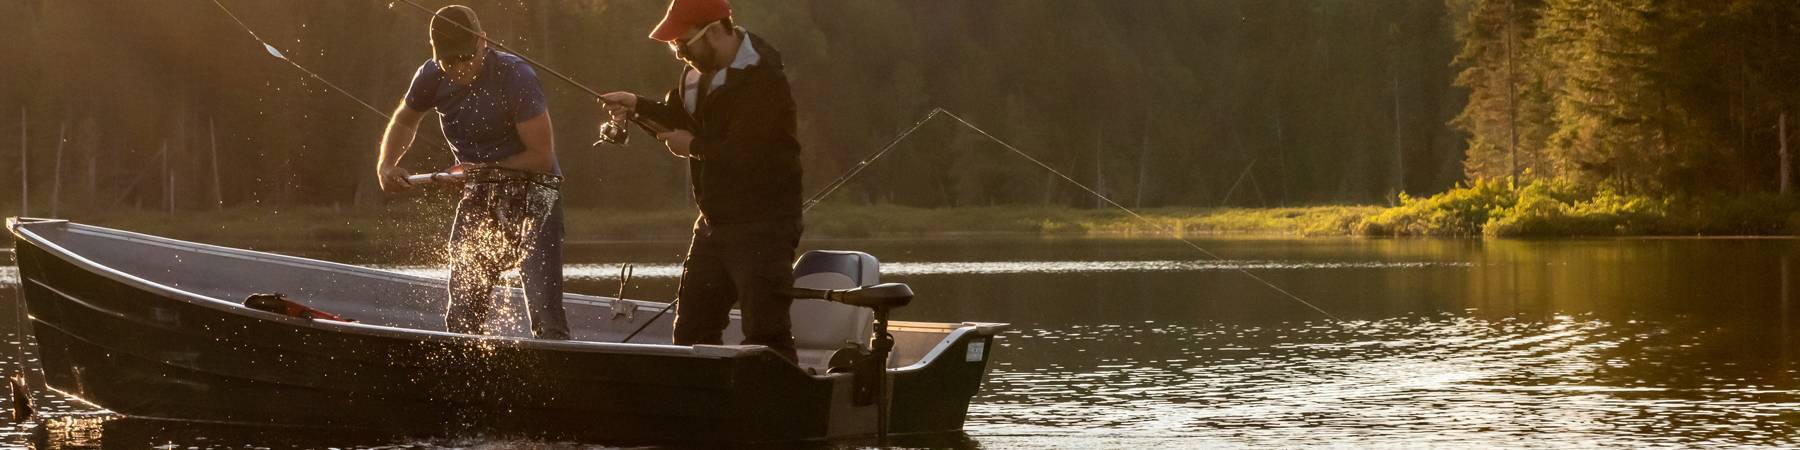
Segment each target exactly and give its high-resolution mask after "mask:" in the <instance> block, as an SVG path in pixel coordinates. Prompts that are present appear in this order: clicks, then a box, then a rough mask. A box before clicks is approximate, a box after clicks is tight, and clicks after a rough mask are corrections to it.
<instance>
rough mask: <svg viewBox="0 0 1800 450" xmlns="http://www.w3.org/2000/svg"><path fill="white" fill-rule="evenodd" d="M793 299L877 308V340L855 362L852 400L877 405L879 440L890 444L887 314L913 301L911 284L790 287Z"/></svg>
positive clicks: (891, 339)
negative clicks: (855, 286)
mask: <svg viewBox="0 0 1800 450" xmlns="http://www.w3.org/2000/svg"><path fill="white" fill-rule="evenodd" d="M785 293H786V294H787V295H788V296H790V297H793V298H812V299H820V300H827V301H833V302H838V303H843V304H846V305H850V306H860V307H864V308H869V309H873V310H875V340H874V341H873V342H871V343H870V344H869V347H870V348H869V350H870V352H869V356H868V357H866V358H863V360H862V361H859V362H857V363H856V368H855V374H854V375H853V376H854V380H855V383H854V384H855V386H856V389H855V395H854V396H853V397H854V398H853V399H852V401H853V403H855V404H858V405H866V404H869V403H874V404H875V420H876V423H875V429H876V433H877V435H878V436H879V439H880V441H879V443H880V445H882V446H886V445H887V429H888V417H887V416H888V398H887V361H888V354H889V353H891V352H893V350H894V335H892V334H889V333H888V313H889V312H890V311H892V310H893V309H894V308H899V307H902V306H906V305H907V304H909V303H912V299H913V291H912V287H909V286H907V285H906V284H905V283H881V284H877V285H873V286H864V287H859V288H854V289H842V290H825V289H804V288H788V289H787V291H786V292H785Z"/></svg>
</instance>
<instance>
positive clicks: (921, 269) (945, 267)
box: [0, 260, 1474, 282]
mask: <svg viewBox="0 0 1800 450" xmlns="http://www.w3.org/2000/svg"><path fill="white" fill-rule="evenodd" d="M621 265H622V264H569V265H567V266H564V267H563V277H564V278H567V279H569V280H572V281H613V282H616V281H617V280H618V275H619V267H620V266H621ZM1473 265H1474V264H1473V263H1458V262H1386V261H1338V262H1305V261H1230V260H1227V261H1203V260H1187V261H1179V260H1161V261H984V262H891V263H885V264H882V265H881V274H882V275H883V276H901V277H904V276H917V275H1000V274H1101V273H1115V272H1198V271H1218V270H1334V269H1336V270H1350V269H1371V270H1374V269H1388V270H1401V269H1423V268H1440V267H1470V266H1473ZM377 267H380V268H382V269H385V270H391V271H394V272H399V273H404V274H408V275H415V276H422V277H431V278H445V277H448V276H449V273H450V270H449V269H448V268H446V267H445V266H441V265H433V266H414V265H406V266H377ZM632 267H633V270H634V272H632V274H633V275H632V276H634V277H648V278H676V277H680V276H681V265H680V264H647V265H633V266H632ZM516 274H517V272H513V273H512V275H515V276H516ZM0 276H4V275H0Z"/></svg>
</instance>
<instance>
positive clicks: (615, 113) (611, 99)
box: [600, 91, 637, 122]
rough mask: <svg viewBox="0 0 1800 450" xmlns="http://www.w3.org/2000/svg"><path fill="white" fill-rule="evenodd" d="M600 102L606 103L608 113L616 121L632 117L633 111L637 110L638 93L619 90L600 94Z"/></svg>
mask: <svg viewBox="0 0 1800 450" xmlns="http://www.w3.org/2000/svg"><path fill="white" fill-rule="evenodd" d="M600 103H603V104H605V107H606V114H607V115H608V116H610V117H611V119H612V121H614V122H624V121H626V120H630V119H631V113H632V112H635V111H637V94H633V93H630V92H625V91H619V92H609V93H606V94H602V95H600Z"/></svg>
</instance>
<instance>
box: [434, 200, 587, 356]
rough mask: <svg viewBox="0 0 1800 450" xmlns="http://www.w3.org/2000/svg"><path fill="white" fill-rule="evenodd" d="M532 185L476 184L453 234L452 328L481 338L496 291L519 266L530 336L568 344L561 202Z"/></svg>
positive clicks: (459, 209)
mask: <svg viewBox="0 0 1800 450" xmlns="http://www.w3.org/2000/svg"><path fill="white" fill-rule="evenodd" d="M543 189H544V188H543V187H541V186H536V185H532V184H530V183H469V184H467V185H465V186H464V187H463V196H462V200H460V201H458V202H457V204H456V222H455V223H454V224H453V225H451V229H450V306H449V310H448V311H446V313H445V318H444V322H445V327H444V328H445V329H446V330H449V331H450V332H452V333H466V334H482V328H483V327H485V326H486V325H487V323H488V321H489V319H490V318H491V316H492V315H493V310H494V304H495V303H496V302H497V299H496V298H495V292H494V286H496V285H498V284H499V282H500V276H501V274H503V273H505V272H506V271H507V270H511V269H512V268H513V267H518V268H519V278H520V281H521V282H522V283H523V284H524V290H525V301H526V305H527V307H526V309H527V311H528V313H529V314H530V316H531V334H532V335H533V336H536V337H537V338H538V339H568V338H569V322H568V319H567V318H566V317H565V316H564V314H563V304H562V294H563V277H562V267H563V264H562V259H563V254H562V244H563V213H562V201H561V199H560V198H557V197H556V195H555V191H554V190H551V191H548V192H545V191H544V190H543Z"/></svg>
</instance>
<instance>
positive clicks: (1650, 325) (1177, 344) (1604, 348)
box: [0, 237, 1800, 448]
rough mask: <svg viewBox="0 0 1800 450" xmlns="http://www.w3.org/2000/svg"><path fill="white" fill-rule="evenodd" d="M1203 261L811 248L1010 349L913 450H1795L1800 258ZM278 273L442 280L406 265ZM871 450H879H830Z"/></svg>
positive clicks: (1631, 250) (991, 250) (945, 248)
mask: <svg viewBox="0 0 1800 450" xmlns="http://www.w3.org/2000/svg"><path fill="white" fill-rule="evenodd" d="M1195 243H1196V244H1198V245H1199V246H1200V247H1202V248H1204V249H1205V250H1207V251H1210V252H1211V253H1213V254H1216V255H1218V256H1219V257H1220V259H1214V258H1210V257H1207V256H1206V255H1204V254H1202V253H1201V252H1199V251H1196V250H1195V249H1193V248H1189V247H1188V246H1186V245H1184V244H1182V243H1181V242H1179V241H1172V240H1162V239H1049V238H994V237H980V238H957V239H951V238H945V239H894V240H815V241H808V242H805V243H803V247H805V248H809V249H817V248H830V249H853V250H862V251H866V252H869V253H872V254H874V255H875V256H877V257H879V258H881V259H882V260H883V261H884V266H883V281H898V282H905V283H908V284H910V285H911V286H912V287H913V289H914V290H915V291H916V292H917V293H918V295H919V296H918V298H917V299H916V300H915V301H914V302H913V303H912V305H911V306H909V307H907V308H904V309H902V310H899V311H898V312H897V313H896V319H898V320H921V321H949V322H960V321H989V322H1007V323H1011V324H1012V329H1011V330H1009V331H1007V332H1006V333H1005V334H1004V335H1003V338H1002V339H1001V340H1000V341H999V344H998V345H999V348H997V349H995V351H994V353H993V355H994V359H993V364H992V365H991V366H990V369H991V370H990V372H989V375H988V379H987V382H986V384H985V385H984V387H983V389H982V391H981V393H980V394H978V396H977V397H976V398H975V400H974V404H973V405H972V406H971V407H970V412H969V418H968V424H967V426H966V433H964V434H962V435H955V436H936V437H929V438H920V439H911V440H901V441H899V443H900V444H903V445H913V446H954V447H981V448H1071V447H1073V448H1133V447H1191V446H1303V445H1330V446H1368V445H1405V446H1496V445H1504V446H1545V447H1566V446H1619V447H1642V446H1653V445H1675V446H1709V447H1710V446H1727V445H1751V446H1795V445H1800V433H1796V431H1795V429H1796V427H1797V426H1800V371H1797V369H1800V365H1797V364H1795V361H1794V357H1795V356H1796V351H1800V324H1797V323H1796V322H1800V320H1797V319H1800V312H1797V311H1796V310H1795V309H1796V308H1795V305H1794V303H1795V297H1796V296H1795V293H1794V292H1793V291H1794V290H1796V289H1800V285H1797V284H1796V280H1795V276H1794V275H1795V272H1796V271H1800V242H1796V241H1794V240H1787V239H1696V238H1669V239H1591V240H1545V241H1528V240H1438V239H1353V238H1326V239H1255V238H1241V239H1239V238H1226V239H1205V240H1197V241H1195ZM263 249H265V250H273V251H279V252H283V253H290V254H297V255H302V256H309V257H319V258H325V259H331V260H337V261H344V262H351V263H357V264H367V265H378V266H383V267H389V268H393V269H395V270H402V271H409V272H416V273H426V274H442V273H443V272H442V269H441V266H440V265H438V264H434V263H433V261H431V260H429V259H425V260H421V259H419V258H417V257H414V256H412V255H414V254H415V253H419V252H412V251H408V249H404V248H386V247H374V246H369V245H345V244H308V245H304V246H301V245H287V246H270V247H265V248H263ZM684 249H685V243H684V242H648V243H580V244H576V245H572V246H571V247H570V249H569V250H568V255H567V259H568V261H569V262H570V266H569V267H568V270H567V276H568V277H569V278H570V282H569V290H570V291H572V292H582V293H594V294H601V295H611V293H612V292H614V290H615V289H616V284H615V283H616V280H615V277H616V276H617V273H618V269H619V266H620V264H622V263H633V264H636V265H638V269H637V271H636V274H637V278H636V282H634V283H633V286H631V288H630V289H631V291H630V293H629V296H631V297H633V298H645V299H659V300H666V299H668V298H670V297H672V296H673V294H674V291H675V284H676V281H677V279H676V277H677V276H678V275H679V262H680V260H681V255H682V253H683V251H684ZM424 253H431V252H424ZM1259 279H1260V280H1265V281H1267V284H1265V283H1264V282H1263V281H1259ZM17 283H18V280H17V271H16V270H14V269H13V268H12V267H11V266H8V267H6V268H4V269H0V285H4V287H6V288H7V289H3V290H0V299H3V300H4V303H6V304H8V305H12V304H14V303H15V300H16V299H17V292H16V290H15V289H12V287H14V286H16V285H17ZM1271 285H1272V286H1274V287H1271ZM1275 288H1279V289H1281V290H1284V291H1286V292H1288V293H1291V294H1292V296H1291V297H1290V296H1288V295H1285V294H1283V293H1282V292H1280V291H1277V290H1276V289H1275ZM1301 301H1305V302H1309V303H1311V304H1313V305H1316V306H1317V307H1318V309H1321V310H1323V311H1324V312H1320V311H1318V310H1314V309H1313V308H1311V307H1308V306H1306V305H1304V304H1302V303H1301ZM6 308H8V310H6V311H5V313H6V314H9V316H8V317H11V316H10V314H12V311H11V310H10V308H11V306H8V307H6ZM1328 315H1329V316H1328ZM0 322H5V323H4V324H0V332H4V333H7V334H8V335H9V336H15V337H14V338H12V339H9V341H10V342H9V345H11V346H12V347H11V348H7V349H5V350H6V351H4V352H0V353H4V355H3V356H0V359H4V360H5V361H7V362H6V363H7V364H9V365H10V364H13V363H14V362H15V361H16V360H17V358H18V357H17V356H16V355H19V354H20V352H19V349H18V341H19V339H18V338H17V337H16V336H17V334H16V324H15V323H13V321H10V320H7V321H0ZM26 358H30V356H29V355H27V356H26ZM40 395H41V397H40V399H39V403H40V406H41V408H42V409H43V410H44V411H45V412H46V413H48V418H44V419H40V420H39V421H38V422H34V423H28V424H25V425H10V424H9V425H7V426H0V445H27V446H34V447H39V448H90V447H99V446H101V445H105V446H107V447H119V448H137V447H148V446H153V445H154V446H172V447H173V448H190V447H199V448H208V447H220V448H245V447H277V448H281V447H316V446H326V445H331V446H342V447H370V448H430V447H438V446H463V447H467V446H475V447H504V446H509V445H514V444H532V443H528V442H518V441H510V440H507V439H492V438H484V437H480V436H471V437H459V438H446V439H441V440H428V441H405V440H403V441H397V442H381V441H375V442H366V441H354V440H351V441H344V440H343V439H342V438H340V437H333V436H313V435H306V434H304V433H295V432H288V431H283V430H266V429H246V428H233V427H220V426H185V425H170V424H164V423H155V422H144V421H136V420H125V419H121V418H118V417H115V416H112V415H110V414H106V413H104V412H103V411H100V410H98V409H96V408H93V407H91V406H87V405H83V404H80V403H79V402H78V401H76V400H73V399H69V398H62V397H58V396H57V395H56V394H54V393H43V394H40ZM567 444H568V445H569V446H578V445H577V444H575V443H567ZM858 444H866V443H858V442H847V443H833V444H831V445H858Z"/></svg>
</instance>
